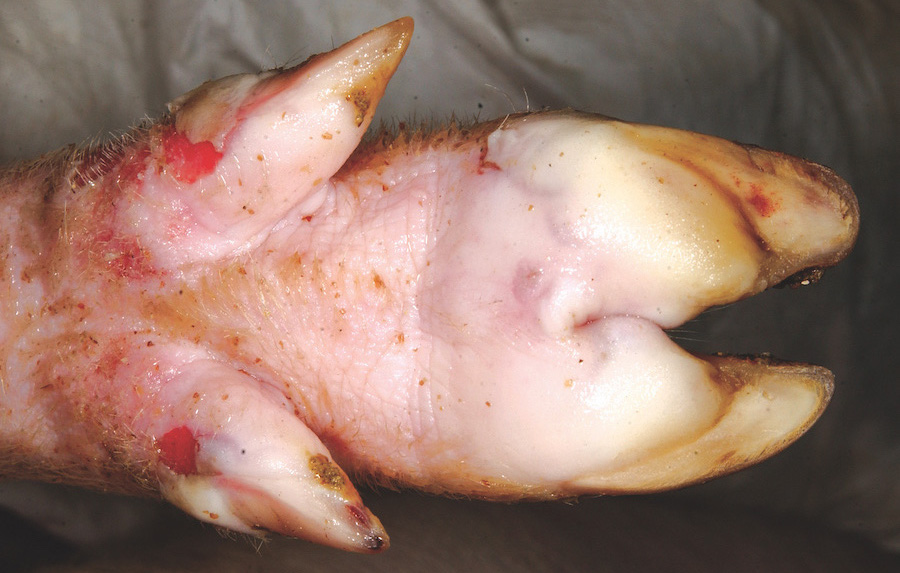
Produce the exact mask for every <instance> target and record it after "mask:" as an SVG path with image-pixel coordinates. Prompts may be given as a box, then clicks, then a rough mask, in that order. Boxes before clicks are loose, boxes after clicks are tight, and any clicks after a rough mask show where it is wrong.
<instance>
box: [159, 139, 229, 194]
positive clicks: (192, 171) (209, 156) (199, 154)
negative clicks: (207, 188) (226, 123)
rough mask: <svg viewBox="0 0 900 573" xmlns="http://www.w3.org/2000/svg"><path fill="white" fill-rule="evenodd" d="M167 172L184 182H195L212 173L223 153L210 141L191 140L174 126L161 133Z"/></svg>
mask: <svg viewBox="0 0 900 573" xmlns="http://www.w3.org/2000/svg"><path fill="white" fill-rule="evenodd" d="M161 140H162V144H163V150H164V154H165V155H164V157H165V164H166V172H167V173H169V174H170V175H172V176H173V177H174V178H175V179H177V180H178V181H180V182H182V183H188V184H190V183H193V182H195V181H196V180H197V179H199V178H201V177H203V176H204V175H209V174H210V173H212V172H213V171H214V170H215V168H216V165H218V164H219V160H220V159H222V153H221V152H220V151H218V150H217V149H216V147H215V146H214V145H213V144H212V142H210V141H198V142H196V143H193V142H191V140H190V139H188V137H187V136H186V135H184V134H183V133H180V132H178V131H176V130H175V128H174V127H172V128H170V129H168V130H166V131H164V132H163V133H162V135H161Z"/></svg>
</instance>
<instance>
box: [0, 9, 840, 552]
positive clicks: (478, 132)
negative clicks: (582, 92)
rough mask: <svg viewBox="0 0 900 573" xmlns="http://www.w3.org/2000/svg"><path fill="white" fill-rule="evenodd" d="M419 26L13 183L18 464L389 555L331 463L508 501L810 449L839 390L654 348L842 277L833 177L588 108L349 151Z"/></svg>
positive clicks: (8, 224)
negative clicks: (791, 286) (805, 437)
mask: <svg viewBox="0 0 900 573" xmlns="http://www.w3.org/2000/svg"><path fill="white" fill-rule="evenodd" d="M411 32H412V22H411V21H410V20H408V19H404V20H398V21H397V22H394V23H391V24H388V25H386V26H383V27H381V28H378V29H376V30H373V31H372V32H370V33H368V34H366V35H364V36H361V37H360V38H358V39H357V40H354V41H353V42H351V43H349V44H347V45H345V46H343V47H341V48H339V49H337V50H335V51H334V52H331V53H329V54H326V55H321V56H317V57H314V58H311V59H310V60H308V61H307V62H305V63H304V64H301V65H300V66H298V67H296V68H292V69H290V70H284V71H281V72H278V73H273V72H270V73H267V74H262V75H259V76H234V77H231V78H225V79H223V80H219V81H218V82H212V83H208V84H204V85H203V86H201V87H200V88H198V89H197V90H194V91H193V92H190V93H189V94H186V95H185V96H182V97H181V98H179V99H177V100H175V101H174V102H173V103H172V104H170V108H171V112H172V113H171V114H170V115H169V116H167V117H166V118H163V119H162V120H160V121H159V122H157V123H155V124H153V125H152V126H150V127H148V128H146V129H140V130H136V131H135V132H134V133H133V135H132V136H130V137H129V138H127V139H126V140H124V141H121V142H118V143H116V144H114V145H110V146H107V147H105V148H102V149H97V150H91V151H87V152H79V151H76V152H73V151H72V150H65V151H62V152H59V153H57V154H54V155H51V156H47V157H46V158H43V159H41V160H38V161H37V162H34V163H31V164H28V165H25V166H16V167H13V168H11V169H8V170H7V171H6V172H5V173H4V174H2V175H3V176H2V178H0V189H2V191H0V193H2V195H0V209H2V215H0V216H2V221H3V224H2V226H0V234H3V237H4V244H5V245H7V249H6V250H5V252H4V255H3V256H4V262H5V265H4V269H5V273H6V274H5V276H4V280H5V281H6V285H7V289H6V291H5V294H4V295H3V296H0V305H3V309H2V311H3V312H2V317H3V318H2V319H0V320H2V322H0V340H2V344H0V352H2V356H3V357H4V366H3V370H2V372H0V412H2V413H3V416H2V418H0V447H2V449H0V475H6V476H10V477H28V478H35V479H45V480H51V481H67V482H70V483H76V484H82V485H87V486H92V487H100V488H103V489H110V490H118V491H124V492H130V493H137V494H152V493H154V492H160V493H161V494H162V495H163V496H164V497H165V498H167V499H168V500H170V501H171V502H173V503H175V504H176V505H179V506H180V507H182V508H183V509H185V510H186V511H188V512H190V513H192V514H193V515H196V516H197V517H199V518H201V519H205V520H207V521H210V522H213V523H217V524H219V525H223V526H225V527H229V528H232V529H236V530H239V531H246V532H251V533H252V532H260V531H265V530H271V531H276V532H279V533H283V534H286V535H293V536H299V537H304V538H308V539H312V540H315V541H319V542H322V543H328V544H331V545H335V546H338V547H343V548H346V549H351V550H356V551H375V550H379V549H383V548H384V547H386V546H387V535H386V533H385V532H384V530H383V528H382V527H381V524H380V523H379V522H378V520H377V518H375V516H373V515H372V514H371V513H370V512H369V511H368V510H367V509H366V508H365V507H364V506H363V504H362V500H361V499H360V497H359V494H358V493H357V492H356V490H355V489H354V488H353V486H352V484H351V483H350V480H349V478H348V477H347V474H346V473H344V470H346V471H347V472H350V473H351V474H359V475H365V476H368V477H369V479H375V480H378V481H383V482H391V483H400V484H405V485H411V486H414V487H418V488H423V489H427V490H429V491H435V492H453V493H461V494H466V495H475V496H480V497H485V498H492V499H514V498H521V497H545V498H552V497H559V496H571V495H577V494H581V493H587V492H617V491H649V490H659V489H665V488H670V487H676V486H678V485H682V484H685V483H690V482H693V481H697V480H701V479H706V478H709V477H712V476H714V475H718V474H721V473H724V472H728V471H733V470H735V469H737V468H740V467H743V466H745V465H747V464H749V463H753V462H754V461H756V460H759V459H762V458H763V457H766V456H768V455H771V454H773V453H774V452H776V451H778V450H780V449H781V448H783V447H785V446H786V445H787V444H788V443H790V442H791V441H793V440H794V439H796V438H797V437H798V436H799V435H800V434H801V433H802V432H803V431H805V429H806V428H808V427H809V425H810V424H811V423H812V422H813V421H814V420H815V419H816V417H817V416H818V415H819V414H820V413H821V411H822V409H823V408H824V405H825V403H826V402H827V399H828V396H829V395H830V391H831V383H832V380H831V375H830V373H828V372H827V371H826V370H824V369H821V368H818V367H812V366H805V365H796V364H789V363H775V362H773V361H769V360H762V359H746V358H727V357H709V358H707V359H702V358H699V357H695V356H692V355H690V354H688V353H686V352H684V351H683V350H681V349H680V348H678V347H677V346H676V345H674V344H673V343H672V342H671V341H670V340H669V339H668V338H667V337H666V336H665V334H664V333H663V331H662V330H661V328H669V327H674V326H677V325H679V324H681V323H683V322H684V321H685V320H688V319H690V318H691V317H693V316H695V315H696V314H697V313H699V312H701V311H702V310H703V309H704V308H707V307H708V306H710V305H714V304H724V303H728V302H732V301H734V300H737V299H740V298H743V297H745V296H749V295H751V294H753V293H756V292H758V291H760V290H762V289H764V288H767V287H768V286H770V285H773V284H777V283H780V282H782V281H783V280H785V279H787V278H789V277H791V276H795V274H796V273H798V272H800V271H803V270H804V269H808V268H817V267H822V266H827V265H830V264H833V263H835V262H837V260H839V259H840V258H842V257H843V256H844V255H845V254H846V253H847V251H848V250H849V248H850V246H851V245H852V243H853V240H854V239H855V236H856V230H857V227H858V211H857V209H856V204H855V199H854V198H853V196H852V193H851V192H850V191H849V188H847V187H846V184H845V183H843V182H842V181H841V180H840V179H838V178H837V177H836V176H835V175H834V174H833V173H831V172H830V171H828V170H827V169H825V168H822V167H820V166H817V165H813V164H810V163H808V162H805V161H802V160H798V159H794V158H789V157H786V156H784V155H781V154H777V153H772V152H766V151H762V150H758V149H755V148H748V147H743V146H739V145H736V144H732V143H729V142H724V141H721V140H717V139H715V138H710V137H705V136H700V135H696V134H689V133H685V132H677V131H674V130H667V129H663V128H653V127H647V126H634V125H630V124H626V123H622V122H616V121H612V120H609V119H607V118H602V117H599V116H590V115H586V114H578V113H574V112H568V113H544V114H534V115H519V116H514V117H510V118H505V119H501V120H497V121H495V122H490V123H487V124H481V125H476V126H473V127H471V128H461V127H450V128H447V129H444V130H436V131H434V132H432V133H430V134H422V133H418V132H416V133H413V132H409V131H407V130H406V129H405V128H401V129H400V132H399V134H397V135H385V134H382V135H380V136H378V137H374V138H372V139H371V140H369V141H367V142H365V143H363V144H362V145H359V141H360V139H361V138H362V136H363V134H364V132H365V130H366V128H367V127H368V124H369V122H370V121H371V117H372V114H373V113H374V108H375V104H376V103H377V101H378V99H379V98H380V97H381V94H382V93H383V91H384V87H385V85H386V83H387V81H388V80H389V78H390V76H391V74H392V73H393V71H394V70H395V69H396V67H397V65H398V64H399V61H400V59H401V58H402V56H403V53H404V52H405V50H406V46H407V43H408V41H409V38H410V36H411ZM358 145H359V147H357V146H358ZM354 150H355V152H354ZM341 468H343V469H341Z"/></svg>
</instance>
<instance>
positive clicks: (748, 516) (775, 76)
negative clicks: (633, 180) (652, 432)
mask: <svg viewBox="0 0 900 573" xmlns="http://www.w3.org/2000/svg"><path fill="white" fill-rule="evenodd" d="M404 15H410V16H413V17H414V18H415V20H416V31H415V34H414V36H413V40H412V44H411V46H410V49H409V51H408V53H407V56H406V58H405V60H404V63H403V64H402V66H401V68H400V70H399V71H398V73H397V74H396V76H395V78H394V80H393V82H392V84H391V86H390V88H389V89H388V91H387V94H386V95H385V98H384V100H383V103H382V104H381V107H380V108H379V117H380V118H381V119H383V120H384V121H391V120H392V119H393V118H400V119H409V118H411V117H415V118H418V119H425V120H433V121H436V122H439V121H441V120H443V119H446V118H448V117H450V116H451V114H455V115H456V116H457V117H465V118H479V117H480V118H482V119H490V118H493V117H495V116H497V115H502V114H505V113H508V112H512V111H520V110H524V109H529V108H530V109H540V108H543V107H550V108H560V107H574V108H577V109H582V110H587V111H596V112H600V113H604V114H607V115H612V116H617V117H620V118H623V119H627V120H631V121H639V122H646V123H655V124H661V125H668V126H673V127H680V128H686V129H691V130H694V131H700V132H706V133H711V134H715V135H718V136H722V137H726V138H731V139H736V140H740V141H743V142H748V143H755V144H759V145H762V146H765V147H769V148H774V149H778V150H781V151H785V152H788V153H792V154H795V155H800V156H804V157H807V158H809V159H812V160H815V161H818V162H820V163H824V164H826V165H829V166H831V167H833V168H834V169H836V170H837V171H838V173H840V174H841V175H842V176H843V177H844V178H846V179H847V180H848V181H849V182H850V183H851V184H852V185H853V187H854V188H855V190H856V192H857V194H858V196H859V201H860V205H861V209H862V221H863V224H862V233H861V236H860V239H859V243H858V245H857V248H856V250H855V251H854V253H853V254H852V255H851V257H850V258H849V259H848V260H847V261H845V262H844V263H843V264H842V265H841V266H840V267H838V268H837V269H835V270H833V271H831V272H830V273H828V274H826V276H825V278H824V279H823V281H822V282H821V283H820V284H818V285H815V286H813V287H809V288H807V289H800V290H797V291H791V290H785V291H773V292H768V293H765V294H763V295H761V296H759V297H757V298H755V299H753V300H750V301H745V302H743V303H741V304H738V305H734V306H730V307H728V308H725V309H720V310H716V311H713V312H710V313H707V314H704V315H702V316H701V317H700V318H699V319H697V320H696V321H694V322H692V323H690V324H688V325H686V326H685V327H684V328H683V329H681V330H679V331H678V332H677V333H676V337H677V338H678V339H679V341H680V342H681V343H682V344H683V345H685V346H688V347H690V348H694V349H700V350H707V351H713V350H723V351H732V352H763V351H771V352H772V353H774V354H775V355H776V356H780V357H783V358H789V359H795V360H803V361H808V362H814V363H818V364H823V365H825V366H827V367H829V368H831V369H832V370H833V371H834V372H835V373H836V375H837V384H838V387H837V392H836V395H835V397H834V400H833V402H832V405H831V406H830V407H829V409H828V411H827V412H826V414H825V415H824V417H823V418H822V419H821V420H820V422H819V423H818V424H817V425H816V426H815V427H814V428H813V429H812V430H811V431H810V432H809V434H808V435H807V436H805V437H804V438H803V439H802V440H801V441H800V442H798V443H797V444H795V445H794V446H792V447H791V448H789V449H788V450H787V451H786V452H785V453H783V454H781V455H779V456H777V457H776V458H774V459H773V460H770V461H768V462H766V463H764V464H762V465H761V466H759V467H756V468H753V469H750V470H747V471H745V472H741V473H739V474H737V475H735V476H731V477H728V478H724V479H720V480H718V481H715V482H711V483H709V484H705V485H702V486H696V487H693V488H689V489H687V490H685V491H682V492H677V493H674V494H667V495H663V496H650V497H646V498H621V499H595V500H585V501H582V502H581V503H579V504H577V505H575V506H569V505H564V504H549V505H548V504H526V505H519V506H506V505H492V504H482V503H474V502H466V501H462V500H441V499H435V498H429V497H423V496H419V495H417V494H410V493H407V494H402V495H400V494H395V493H391V492H374V493H366V492H364V497H366V499H367V501H368V502H370V504H371V506H372V507H373V510H374V511H375V512H376V513H378V514H379V515H381V516H382V518H383V521H384V522H385V525H386V527H387V528H388V531H389V532H390V533H391V534H392V540H393V543H394V547H393V548H392V549H391V550H390V551H389V552H388V553H387V554H386V555H383V556H378V557H358V556H350V555H345V554H341V553H338V552H335V551H333V550H330V549H324V548H317V547H313V546H311V545H309V544H305V543H298V542H287V541H283V540H282V541H276V542H274V543H271V544H269V545H267V546H265V547H263V548H262V550H261V551H260V554H259V555H257V554H256V553H255V552H254V549H253V547H251V546H250V544H247V543H244V542H242V541H236V542H232V541H228V540H223V539H219V538H218V537H217V536H216V535H215V534H211V533H210V532H209V530H208V529H205V528H203V527H201V526H198V525H195V524H193V523H192V522H189V521H187V520H185V519H182V518H181V517H180V516H179V515H177V514H175V513H174V512H172V511H169V510H167V509H161V508H159V507H158V506H156V505H155V504H151V503H145V502H132V501H128V500H120V499H118V498H107V497H103V496H95V495H90V494H87V493H83V492H71V491H69V490H65V489H58V488H51V489H47V488H43V487H40V488H39V487H35V486H32V485H29V484H3V483H0V506H4V505H5V506H6V507H7V508H9V509H8V510H6V511H5V513H0V537H3V536H4V534H3V533H2V532H6V534H5V535H6V537H5V538H6V542H5V543H3V542H0V568H2V564H3V563H4V562H5V561H4V560H8V563H11V564H17V563H18V564H19V565H20V566H22V567H25V565H26V564H27V563H28V562H29V558H28V557H27V555H28V551H30V550H29V549H27V547H28V545H27V544H28V543H38V542H44V541H46V542H47V543H48V545H47V546H46V547H52V548H55V549H54V550H58V552H59V555H65V556H67V557H66V559H67V561H66V563H68V562H69V561H68V560H69V559H71V558H72V557H73V556H76V557H77V556H79V555H80V556H86V558H87V559H89V560H88V561H87V562H85V563H94V564H95V565H96V564H97V563H107V564H119V565H121V564H122V563H125V562H126V561H127V560H137V561H140V562H142V563H144V564H145V566H146V567H147V569H145V570H156V569H152V567H158V568H159V570H203V569H202V567H208V568H209V569H210V570H220V571H231V570H234V571H242V570H278V569H279V568H285V569H289V570H297V569H300V568H303V567H307V568H308V570H323V569H325V568H327V567H328V566H334V567H335V568H336V569H337V570H346V569H347V568H348V567H354V568H363V569H366V570H385V571H388V570H393V571H401V570H422V569H430V570H440V569H441V568H443V569H446V570H468V569H473V570H511V569H512V570H521V569H524V570H544V569H548V570H550V569H552V570H585V569H594V568H596V570H641V569H647V570H682V569H683V570H706V569H707V568H708V569H709V570H748V571H750V570H762V569H766V570H785V571H788V570H801V569H802V568H804V567H807V566H808V567H811V569H812V570H853V569H856V570H868V569H867V568H875V567H876V565H878V564H885V563H887V561H885V559H887V558H886V557H885V556H884V555H880V556H879V555H876V554H875V551H876V550H875V549H873V546H870V545H868V544H869V543H872V544H877V545H878V546H879V547H881V550H884V551H893V552H895V556H896V552H897V551H900V479H898V478H900V419H898V410H900V384H898V382H900V380H898V372H900V358H898V356H900V352H898V351H897V350H896V348H895V346H896V341H897V337H896V335H895V331H894V329H895V328H896V327H897V325H898V318H900V303H898V289H900V281H898V278H900V265H898V259H897V257H898V255H900V252H898V250H900V241H898V238H900V237H898V235H900V232H898V230H897V226H896V219H897V218H898V214H900V210H898V207H900V205H898V181H900V151H898V144H897V137H898V135H900V5H898V3H897V2H890V1H889V0H882V1H877V0H847V1H839V0H821V1H815V0H786V1H778V0H757V1H740V0H720V1H714V0H687V1H681V2H670V1H664V0H637V1H634V0H632V1H626V0H596V1H577V0H556V1H553V2H546V1H527V0H522V1H518V2H517V1H512V0H509V1H502V0H497V1H488V0H483V1H477V0H457V1H438V0H423V1H420V2H415V1H412V0H382V1H380V2H363V1H350V0H332V1H318V2H316V1H309V2H304V1H301V0H276V1H271V2H251V1H238V0H233V1H227V0H223V1H218V2H213V1H209V2H174V1H157V2H150V1H147V2H139V1H113V0H109V1H92V2H91V1H84V2H77V1H74V0H73V1H70V2H66V1H62V0H57V1H35V2H17V1H13V0H0V121H2V124H0V126H2V127H0V163H5V162H8V161H12V160H15V159H22V158H27V157H31V156H34V155H37V154H40V153H42V152H45V151H49V150H51V149H53V148H55V147H58V146H61V145H64V144H68V143H72V142H85V141H90V140H93V139H96V138H101V137H104V136H105V135H106V134H108V133H110V132H113V133H114V132H117V131H121V130H122V129H124V128H125V127H127V126H129V125H132V124H134V123H136V122H137V121H139V120H140V119H141V118H142V117H145V116H151V117H152V116H155V115H158V114H159V113H161V112H162V111H163V109H164V104H165V102H166V101H167V100H169V99H171V98H173V97H175V96H177V95H178V94H180V93H182V92H184V91H186V90H188V89H190V88H192V87H194V86H195V85H196V84H199V83H200V82H202V81H204V80H207V79H211V78H214V77H218V76H222V75H227V74H232V73H238V72H253V71H258V70H260V69H264V68H270V67H274V66H278V65H284V64H290V63H296V62H299V61H302V60H303V59H305V58H306V57H307V56H308V55H310V54H311V53H315V52H322V51H327V50H330V49H331V48H332V47H334V46H337V45H339V44H341V43H343V42H345V41H347V40H349V39H351V38H353V37H355V36H356V35H358V34H360V33H362V32H364V31H366V30H368V29H370V28H372V27H374V26H376V25H380V24H382V23H385V22H387V21H390V20H393V19H395V18H397V17H400V16H404ZM377 121H378V120H377V119H376V122H377ZM22 516H26V517H27V520H28V521H27V522H26V521H19V520H20V519H21V518H22ZM4 520H5V521H4ZM25 523H38V524H40V529H42V530H43V531H45V532H50V533H51V534H52V535H58V536H60V537H58V538H53V539H48V538H45V537H44V534H43V533H40V532H38V531H37V530H35V531H30V530H25V529H23V528H24V527H25V525H23V524H25ZM4 527H5V528H6V529H3V528H4ZM10 531H15V532H17V533H16V535H19V534H21V535H23V536H24V537H23V539H24V540H25V541H22V542H19V541H17V539H18V537H15V536H12V535H11V534H9V532H10ZM60 540H62V541H60ZM163 548H165V549H163ZM47 551H49V550H47ZM34 554H35V553H34V552H32V555H34ZM45 554H46V555H48V556H51V557H47V560H49V561H52V560H53V559H54V558H53V557H52V555H53V554H52V553H49V552H45ZM23 555H25V557H23ZM91 559H95V560H99V561H90V560H91ZM104 560H106V561H104ZM37 561H41V559H37V558H36V560H35V562H37ZM810 564H813V565H810ZM894 564H895V565H896V562H894ZM119 565H116V567H118V566H119ZM132 565H134V563H133V562H132ZM83 566H84V567H85V569H83V570H91V569H90V567H93V566H94V565H89V564H85V565H83ZM97 566H99V565H97ZM129 567H131V566H129ZM254 568H255V569H254ZM60 570H61V569H60ZM132 570H133V569H132ZM873 570H874V569H873Z"/></svg>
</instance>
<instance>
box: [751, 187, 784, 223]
mask: <svg viewBox="0 0 900 573" xmlns="http://www.w3.org/2000/svg"><path fill="white" fill-rule="evenodd" d="M750 190H751V191H752V192H753V194H752V195H750V198H749V199H748V200H747V201H748V202H749V203H750V204H751V205H753V208H754V209H756V212H757V213H759V216H760V217H768V216H769V215H771V214H773V213H774V212H775V211H776V210H777V209H778V205H777V204H776V203H775V201H773V200H772V199H771V198H769V197H767V196H766V194H765V192H764V191H763V189H762V188H761V187H760V186H759V185H757V184H756V183H751V184H750Z"/></svg>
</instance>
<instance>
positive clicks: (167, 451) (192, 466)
mask: <svg viewBox="0 0 900 573" xmlns="http://www.w3.org/2000/svg"><path fill="white" fill-rule="evenodd" d="M156 447H157V448H158V450H159V460H160V461H161V462H162V463H164V464H165V465H166V466H167V467H168V468H169V469H171V470H172V471H173V472H175V473H177V474H179V475H195V474H196V473H197V452H198V451H200V443H199V442H198V441H197V438H195V437H194V434H193V432H191V430H190V429H189V428H188V427H187V426H179V427H177V428H172V429H171V430H169V431H168V432H166V433H165V435H163V437H161V438H160V439H159V440H157V442H156Z"/></svg>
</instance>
